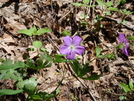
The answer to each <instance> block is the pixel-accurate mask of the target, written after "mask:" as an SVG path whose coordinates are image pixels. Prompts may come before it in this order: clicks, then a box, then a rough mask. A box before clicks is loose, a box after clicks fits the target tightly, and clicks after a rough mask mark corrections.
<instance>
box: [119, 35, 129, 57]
mask: <svg viewBox="0 0 134 101" xmlns="http://www.w3.org/2000/svg"><path fill="white" fill-rule="evenodd" d="M118 40H119V42H120V43H121V44H123V48H122V49H121V50H122V53H124V54H125V55H127V56H128V51H127V48H128V44H127V39H125V37H124V34H122V33H119V36H118Z"/></svg>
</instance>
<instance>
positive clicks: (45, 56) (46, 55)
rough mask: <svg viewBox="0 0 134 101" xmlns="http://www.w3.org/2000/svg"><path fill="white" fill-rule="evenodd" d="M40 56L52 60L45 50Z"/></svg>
mask: <svg viewBox="0 0 134 101" xmlns="http://www.w3.org/2000/svg"><path fill="white" fill-rule="evenodd" d="M41 57H42V58H43V59H46V60H48V61H53V59H52V58H51V57H50V55H49V54H48V53H47V52H46V53H45V54H41Z"/></svg>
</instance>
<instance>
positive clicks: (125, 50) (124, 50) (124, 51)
mask: <svg viewBox="0 0 134 101" xmlns="http://www.w3.org/2000/svg"><path fill="white" fill-rule="evenodd" d="M122 53H124V54H125V55H126V56H128V51H127V48H125V47H124V48H123V49H122Z"/></svg>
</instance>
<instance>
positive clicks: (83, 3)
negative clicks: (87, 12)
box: [72, 0, 95, 7]
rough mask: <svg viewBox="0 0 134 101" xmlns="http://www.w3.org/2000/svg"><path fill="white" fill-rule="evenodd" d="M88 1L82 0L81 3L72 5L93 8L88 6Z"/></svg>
mask: <svg viewBox="0 0 134 101" xmlns="http://www.w3.org/2000/svg"><path fill="white" fill-rule="evenodd" d="M89 2H90V0H83V1H82V3H72V5H74V6H78V7H79V6H86V7H94V6H95V5H90V6H89V5H88V4H89Z"/></svg>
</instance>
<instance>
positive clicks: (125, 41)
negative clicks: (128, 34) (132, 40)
mask: <svg viewBox="0 0 134 101" xmlns="http://www.w3.org/2000/svg"><path fill="white" fill-rule="evenodd" d="M124 45H125V47H126V48H128V47H129V46H128V44H127V40H126V39H124Z"/></svg>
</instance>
